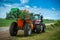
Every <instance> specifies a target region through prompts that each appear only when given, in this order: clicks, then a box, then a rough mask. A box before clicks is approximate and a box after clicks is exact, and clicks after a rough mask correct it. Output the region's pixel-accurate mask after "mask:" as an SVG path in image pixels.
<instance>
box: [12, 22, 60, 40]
mask: <svg viewBox="0 0 60 40" xmlns="http://www.w3.org/2000/svg"><path fill="white" fill-rule="evenodd" d="M59 22H60V21H58V22H57V23H55V24H53V25H48V26H47V28H46V32H45V33H40V34H36V33H34V34H32V35H31V36H27V37H25V36H24V34H23V32H19V34H18V35H17V36H14V37H12V40H60V26H59V25H60V23H59Z"/></svg>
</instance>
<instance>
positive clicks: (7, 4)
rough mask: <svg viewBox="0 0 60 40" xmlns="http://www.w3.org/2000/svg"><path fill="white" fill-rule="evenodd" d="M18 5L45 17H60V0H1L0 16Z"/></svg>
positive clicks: (4, 15)
mask: <svg viewBox="0 0 60 40" xmlns="http://www.w3.org/2000/svg"><path fill="white" fill-rule="evenodd" d="M16 7H17V8H19V9H20V10H22V9H26V10H29V12H33V13H35V14H36V13H37V14H41V15H43V16H44V19H60V0H0V18H5V17H6V12H9V11H10V9H11V8H16Z"/></svg>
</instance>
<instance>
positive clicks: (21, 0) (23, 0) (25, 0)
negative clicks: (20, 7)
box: [20, 0, 29, 4]
mask: <svg viewBox="0 0 60 40" xmlns="http://www.w3.org/2000/svg"><path fill="white" fill-rule="evenodd" d="M20 2H21V3H22V4H25V3H28V2H29V0H20Z"/></svg>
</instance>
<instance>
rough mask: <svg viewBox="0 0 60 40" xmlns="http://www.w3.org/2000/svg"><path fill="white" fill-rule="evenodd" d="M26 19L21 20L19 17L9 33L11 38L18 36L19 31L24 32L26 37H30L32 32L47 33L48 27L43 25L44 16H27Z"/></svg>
mask: <svg viewBox="0 0 60 40" xmlns="http://www.w3.org/2000/svg"><path fill="white" fill-rule="evenodd" d="M23 17H24V19H19V18H21V16H20V17H19V15H17V17H16V18H17V20H16V22H12V24H11V26H10V28H9V33H10V35H11V36H16V35H17V33H18V30H24V35H25V36H29V35H31V34H32V32H36V33H40V32H45V29H46V26H45V24H44V23H43V16H41V15H39V14H34V15H33V14H25V16H23Z"/></svg>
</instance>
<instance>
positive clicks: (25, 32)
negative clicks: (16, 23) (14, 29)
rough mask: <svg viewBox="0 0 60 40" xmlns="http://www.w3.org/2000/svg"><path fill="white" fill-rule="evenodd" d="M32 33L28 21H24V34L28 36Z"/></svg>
mask: <svg viewBox="0 0 60 40" xmlns="http://www.w3.org/2000/svg"><path fill="white" fill-rule="evenodd" d="M31 33H32V29H31V25H30V24H29V23H26V24H25V26H24V35H25V36H29V35H31Z"/></svg>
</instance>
